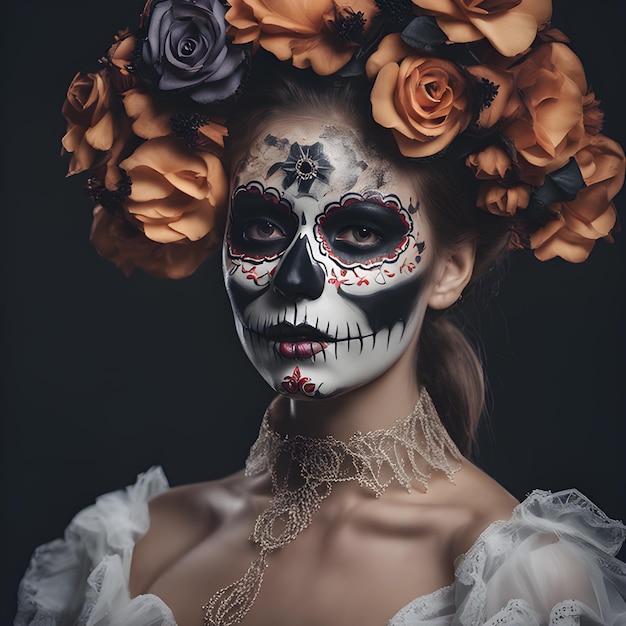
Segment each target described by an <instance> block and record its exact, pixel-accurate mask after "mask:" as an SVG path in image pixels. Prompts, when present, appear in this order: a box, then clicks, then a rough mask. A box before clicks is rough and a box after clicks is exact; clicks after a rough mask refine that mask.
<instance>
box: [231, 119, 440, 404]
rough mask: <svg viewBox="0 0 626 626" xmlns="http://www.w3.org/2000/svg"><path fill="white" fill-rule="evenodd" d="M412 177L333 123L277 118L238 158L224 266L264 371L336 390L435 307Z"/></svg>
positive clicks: (388, 357)
mask: <svg viewBox="0 0 626 626" xmlns="http://www.w3.org/2000/svg"><path fill="white" fill-rule="evenodd" d="M419 206H420V202H419V196H418V194H417V193H416V190H415V186H414V184H413V183H412V182H411V181H410V179H409V177H408V176H407V175H406V174H405V173H403V172H400V171H397V170H396V169H394V168H393V167H391V166H390V165H389V164H388V163H386V162H385V161H384V160H383V158H382V157H381V156H379V155H378V154H377V153H376V152H375V151H374V150H373V149H372V148H370V147H367V146H365V145H364V143H363V141H362V140H361V138H360V136H359V134H358V133H357V131H355V130H354V129H352V128H351V127H349V126H346V125H343V124H340V123H336V124H330V123H329V124H324V123H322V122H317V121H312V120H310V119H307V120H304V119H302V120H300V119H298V120H290V121H286V120H282V121H277V122H275V123H272V124H269V125H268V126H267V127H266V130H265V131H264V132H262V133H261V134H260V136H259V137H258V138H257V139H256V140H254V141H253V142H252V144H251V146H250V148H249V151H248V152H247V153H246V154H245V155H244V157H243V158H242V159H241V161H240V162H239V163H238V164H237V166H236V168H235V170H234V173H233V181H232V193H231V207H230V214H229V219H228V225H227V232H226V237H225V243H224V251H223V252H224V254H223V262H224V275H225V281H226V288H227V290H228V294H229V297H230V301H231V304H232V307H233V311H234V316H235V323H236V326H237V332H238V334H239V338H240V340H241V343H242V344H243V346H244V349H245V351H246V353H247V355H248V357H249V358H250V360H251V361H252V363H253V364H254V366H255V367H256V368H257V369H258V371H259V372H260V373H261V375H262V376H263V378H264V379H265V380H266V381H267V382H268V383H269V384H270V385H271V386H272V387H273V388H274V389H275V390H276V391H278V392H280V393H282V394H285V395H288V396H290V397H293V398H328V397H332V396H335V395H337V394H340V393H343V392H345V391H349V390H351V389H354V388H356V387H360V386H361V385H363V384H366V383H368V382H369V381H371V380H373V379H375V378H376V377H378V376H379V375H381V374H382V373H384V372H385V371H386V370H387V369H389V367H391V365H393V364H394V363H395V362H396V361H397V360H398V358H399V357H400V356H401V355H402V354H403V353H404V351H405V350H406V349H407V347H408V346H409V345H410V344H411V342H412V340H413V338H414V337H415V335H416V333H417V332H418V330H419V327H420V325H421V321H422V317H423V315H424V310H425V307H426V302H425V298H424V287H425V283H426V278H427V276H428V274H429V271H428V270H429V267H430V265H431V264H432V262H433V259H432V255H433V250H432V249H431V248H432V246H431V243H430V242H431V239H430V237H429V235H428V230H427V227H426V223H425V220H424V216H423V213H422V211H421V210H420V208H419Z"/></svg>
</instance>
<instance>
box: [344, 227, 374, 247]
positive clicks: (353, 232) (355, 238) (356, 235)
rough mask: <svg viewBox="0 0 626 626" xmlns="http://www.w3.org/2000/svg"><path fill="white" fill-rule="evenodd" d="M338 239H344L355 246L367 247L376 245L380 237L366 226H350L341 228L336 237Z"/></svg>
mask: <svg viewBox="0 0 626 626" xmlns="http://www.w3.org/2000/svg"><path fill="white" fill-rule="evenodd" d="M336 239H337V240H339V241H344V242H346V243H349V244H351V245H352V246H355V247H357V248H361V249H367V248H374V247H376V246H377V245H378V244H379V243H380V241H381V239H382V237H381V236H380V235H379V234H378V233H377V232H376V231H375V230H374V229H373V228H370V227H368V226H352V227H350V228H346V229H345V230H342V231H341V232H340V233H339V234H338V235H337V237H336Z"/></svg>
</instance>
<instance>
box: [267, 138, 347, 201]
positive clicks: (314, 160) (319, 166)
mask: <svg viewBox="0 0 626 626" xmlns="http://www.w3.org/2000/svg"><path fill="white" fill-rule="evenodd" d="M279 169H282V170H283V172H285V178H284V179H283V189H288V188H289V187H291V185H293V183H294V182H296V181H298V193H308V192H309V191H310V190H311V185H312V184H313V181H314V180H315V179H316V178H317V179H318V180H321V181H322V182H323V183H326V184H328V177H329V175H330V173H331V172H332V171H333V170H334V169H335V168H334V167H333V166H332V165H331V164H330V161H329V160H328V158H327V157H326V155H325V154H324V146H322V144H321V143H320V142H319V141H318V142H317V143H315V144H313V145H312V146H301V145H300V144H299V143H298V142H295V143H293V144H291V149H290V151H289V156H288V157H287V160H286V161H279V162H278V163H274V165H272V167H270V168H269V170H268V171H267V175H268V177H269V176H271V175H272V174H274V173H275V172H277V171H278V170H279Z"/></svg>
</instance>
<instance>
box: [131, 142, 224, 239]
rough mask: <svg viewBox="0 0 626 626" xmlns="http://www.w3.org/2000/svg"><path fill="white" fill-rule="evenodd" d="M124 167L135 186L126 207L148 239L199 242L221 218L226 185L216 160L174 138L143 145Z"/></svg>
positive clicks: (219, 164) (222, 170)
mask: <svg viewBox="0 0 626 626" xmlns="http://www.w3.org/2000/svg"><path fill="white" fill-rule="evenodd" d="M120 167H121V168H123V169H124V170H125V171H126V173H127V174H128V175H129V176H130V179H131V182H132V187H131V193H130V196H129V197H128V200H127V201H126V209H127V211H128V212H129V214H130V215H132V216H133V217H134V218H135V219H137V220H139V221H140V222H141V223H142V225H143V229H144V233H145V234H146V237H148V238H149V239H152V240H153V241H157V242H160V243H171V242H175V241H185V240H188V241H197V240H198V239H201V238H202V237H204V236H205V235H206V234H207V233H209V232H210V231H212V230H213V229H214V228H215V227H216V224H219V223H220V222H221V221H222V220H223V218H222V215H223V213H224V211H225V209H226V197H227V192H228V182H227V179H226V174H225V172H224V168H223V166H222V163H221V161H220V160H219V159H218V158H217V157H216V156H214V155H212V154H209V153H207V152H194V151H192V150H189V149H188V148H187V147H186V146H185V145H184V144H183V142H182V141H180V140H179V139H177V138H176V137H173V136H171V135H170V136H167V137H157V138H156V139H149V140H148V141H145V142H144V143H142V144H141V145H140V146H139V147H138V148H137V149H136V150H135V152H133V154H131V156H129V157H128V158H127V159H125V160H124V161H122V162H121V163H120Z"/></svg>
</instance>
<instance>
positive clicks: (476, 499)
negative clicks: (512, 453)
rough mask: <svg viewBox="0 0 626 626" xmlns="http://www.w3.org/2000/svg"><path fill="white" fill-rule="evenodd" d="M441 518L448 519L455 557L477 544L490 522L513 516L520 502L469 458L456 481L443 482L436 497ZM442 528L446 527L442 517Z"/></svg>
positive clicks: (457, 475)
mask: <svg viewBox="0 0 626 626" xmlns="http://www.w3.org/2000/svg"><path fill="white" fill-rule="evenodd" d="M435 499H436V501H437V502H438V503H440V504H441V507H440V510H441V514H442V517H444V516H445V517H446V518H447V519H448V520H449V523H450V525H449V526H448V528H449V529H450V539H449V541H450V554H451V556H452V557H453V558H456V557H458V556H460V555H462V554H464V553H466V552H467V551H468V550H469V549H470V548H471V546H473V545H474V543H475V542H476V540H477V539H478V537H479V536H480V535H481V533H482V532H483V531H484V530H485V529H486V528H487V527H488V526H490V525H491V524H493V523H494V522H497V521H500V520H508V519H510V518H511V515H512V513H513V511H514V510H515V507H516V506H518V505H519V501H518V500H517V499H516V498H515V497H514V496H512V495H511V494H510V493H509V492H508V491H507V490H506V489H505V488H504V487H503V486H502V485H500V484H499V483H498V482H497V481H495V480H494V479H493V478H491V477H490V476H489V475H488V474H486V473H485V472H484V471H482V470H481V469H479V468H478V467H476V466H475V465H474V464H473V463H471V462H470V461H468V460H464V461H463V463H462V465H461V468H460V470H459V471H458V472H457V473H456V474H454V476H453V481H452V482H449V483H447V484H441V488H440V489H439V493H438V494H437V495H436V496H435ZM441 527H442V528H445V527H446V524H445V520H443V519H442V526H441Z"/></svg>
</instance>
